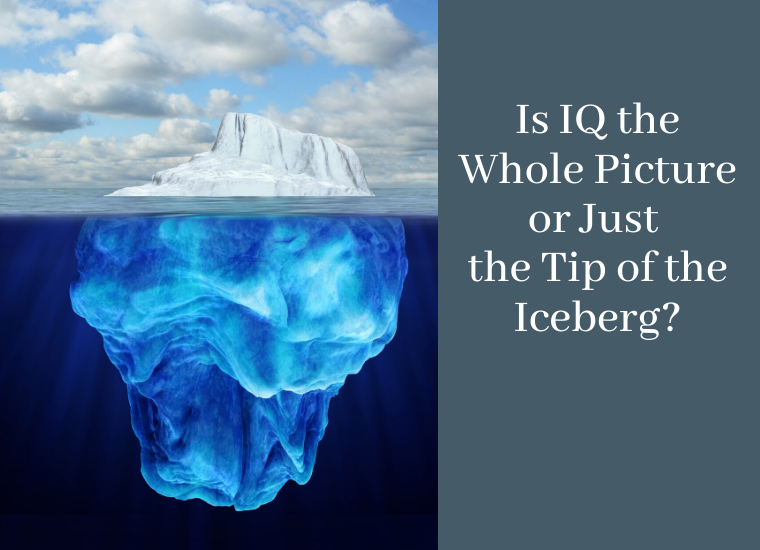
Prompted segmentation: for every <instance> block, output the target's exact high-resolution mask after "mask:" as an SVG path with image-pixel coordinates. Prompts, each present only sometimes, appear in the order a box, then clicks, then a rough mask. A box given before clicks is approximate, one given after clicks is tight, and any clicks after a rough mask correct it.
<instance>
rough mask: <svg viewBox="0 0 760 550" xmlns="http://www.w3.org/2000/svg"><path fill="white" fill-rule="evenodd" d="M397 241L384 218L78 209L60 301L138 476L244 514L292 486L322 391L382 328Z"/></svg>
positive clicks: (395, 279)
mask: <svg viewBox="0 0 760 550" xmlns="http://www.w3.org/2000/svg"><path fill="white" fill-rule="evenodd" d="M404 249H405V240H404V229H403V225H402V224H401V221H400V220H398V219H393V218H343V217H341V218H313V217H282V218H245V219H235V218H213V217H208V218H203V217H201V218H197V217H192V218H190V217H173V218H144V217H132V218H89V219H88V220H87V221H86V222H85V223H84V225H83V227H82V229H81V232H80V234H79V238H78V240H77V245H76V256H77V260H78V269H79V278H78V280H77V281H75V282H74V283H72V285H71V289H70V295H71V303H72V306H73V309H74V311H75V312H76V313H77V314H78V315H80V316H82V317H84V318H85V319H86V320H87V322H88V323H89V324H90V325H92V326H93V327H95V328H96V329H97V330H98V331H99V332H100V333H101V334H102V336H103V342H104V346H105V350H106V353H107V354H108V357H109V358H110V359H111V361H112V362H113V364H114V365H115V366H116V367H117V368H118V370H119V372H120V374H121V377H122V379H123V380H124V382H126V384H127V389H128V396H129V403H130V411H131V416H132V426H133V428H134V431H135V433H136V435H137V437H138V439H139V440H140V445H141V447H142V452H141V462H142V474H143V477H144V478H145V480H146V481H147V482H148V484H149V485H150V486H151V487H152V488H153V489H155V490H156V491H157V492H159V493H160V494H162V495H166V496H171V497H175V498H178V499H182V500H186V499H190V498H200V499H203V500H205V501H206V502H208V503H210V504H213V505H216V506H234V507H235V508H236V509H238V510H251V509H255V508H258V507H259V506H260V505H262V504H265V503H267V502H270V501H271V500H273V499H274V498H275V496H276V495H277V492H278V491H279V490H280V488H281V487H282V486H283V485H284V484H285V483H286V482H287V481H288V480H289V479H293V480H295V481H296V482H298V483H299V484H304V483H306V482H307V481H308V480H309V478H310V477H311V473H312V470H313V468H314V461H315V458H316V452H317V444H318V443H319V441H320V440H321V439H322V436H323V435H324V433H325V428H326V426H327V409H328V405H329V403H330V399H331V398H332V397H334V396H335V395H336V394H337V393H338V390H339V389H340V387H341V386H342V385H343V383H344V382H345V380H346V376H348V375H349V374H354V373H357V372H359V370H360V369H361V368H362V365H363V364H364V362H365V361H366V360H367V359H369V358H371V357H373V356H375V355H377V354H378V353H380V351H381V350H382V349H383V347H384V346H385V345H386V344H387V343H388V342H390V340H391V339H392V338H393V336H394V334H395V332H396V322H397V319H398V304H399V299H400V297H401V291H402V287H403V283H404V279H405V277H406V273H407V259H406V254H405V250H404Z"/></svg>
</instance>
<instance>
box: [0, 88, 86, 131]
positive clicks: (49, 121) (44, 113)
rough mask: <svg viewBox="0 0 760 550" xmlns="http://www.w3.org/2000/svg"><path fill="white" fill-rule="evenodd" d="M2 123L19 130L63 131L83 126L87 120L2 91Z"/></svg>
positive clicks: (0, 99) (0, 117)
mask: <svg viewBox="0 0 760 550" xmlns="http://www.w3.org/2000/svg"><path fill="white" fill-rule="evenodd" d="M0 124H6V125H8V126H10V127H11V128H15V129H17V130H18V129H20V130H30V131H42V132H63V131H64V130H71V129H73V128H81V127H82V126H83V125H84V124H85V122H84V120H83V118H82V116H81V115H80V114H78V113H68V112H65V111H61V110H52V109H46V108H44V107H40V106H39V105H34V104H31V103H29V102H27V101H24V100H23V99H20V98H19V96H18V95H17V94H14V93H12V92H0Z"/></svg>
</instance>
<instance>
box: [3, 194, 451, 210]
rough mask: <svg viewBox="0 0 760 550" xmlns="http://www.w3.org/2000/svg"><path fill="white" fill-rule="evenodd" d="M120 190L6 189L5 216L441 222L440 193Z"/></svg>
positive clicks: (4, 200) (4, 198)
mask: <svg viewBox="0 0 760 550" xmlns="http://www.w3.org/2000/svg"><path fill="white" fill-rule="evenodd" d="M113 191H116V188H113V189H111V188H100V187H98V188H88V187H81V188H71V189H70V188H43V187H40V188H31V187H30V188H23V189H21V188H0V215H21V216H25V215H30V214H32V215H50V214H64V215H79V216H81V215H94V214H159V213H183V214H218V215H231V216H249V215H253V216H307V215H316V214H350V215H355V216H363V215H367V216H405V217H418V216H437V215H438V189H373V190H372V191H373V193H375V196H374V197H106V196H105V195H107V194H108V193H112V192H113Z"/></svg>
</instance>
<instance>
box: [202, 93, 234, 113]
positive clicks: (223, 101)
mask: <svg viewBox="0 0 760 550" xmlns="http://www.w3.org/2000/svg"><path fill="white" fill-rule="evenodd" d="M239 106H240V98H239V97H238V96H236V95H234V94H231V93H230V92H228V91H227V90H218V89H216V88H214V89H213V90H210V91H209V93H208V97H207V98H206V117H207V118H217V117H220V116H223V115H224V114H225V113H228V112H230V111H235V110H236V109H237V108H238V107H239Z"/></svg>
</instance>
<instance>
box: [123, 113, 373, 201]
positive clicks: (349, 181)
mask: <svg viewBox="0 0 760 550" xmlns="http://www.w3.org/2000/svg"><path fill="white" fill-rule="evenodd" d="M154 195H163V196H206V197H233V196H236V197H242V196H264V197H277V196H345V195H373V193H372V191H370V189H369V187H368V186H367V180H366V178H365V177H364V169H363V168H362V164H361V162H360V161H359V157H358V156H357V155H356V153H355V152H354V150H353V149H351V147H349V146H347V145H343V144H342V143H336V142H335V141H333V140H332V139H330V138H326V137H321V136H317V135H315V134H302V133H301V132H295V131H292V130H286V129H284V128H280V127H279V126H277V125H276V124H275V123H274V122H272V121H271V120H268V119H266V118H264V117H261V116H258V115H253V114H239V113H227V114H226V115H225V116H224V118H223V119H222V123H221V125H220V126H219V132H218V134H217V136H216V142H215V143H214V147H213V148H212V149H211V151H210V152H208V153H200V154H198V155H195V156H193V157H192V158H191V159H190V161H189V162H186V163H184V164H180V165H179V166H177V167H176V168H171V169H169V170H164V171H162V172H158V173H157V174H155V175H154V176H153V179H152V180H151V182H150V183H148V184H146V185H142V186H136V187H125V188H124V189H119V190H118V191H115V192H114V193H111V195H109V196H154Z"/></svg>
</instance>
